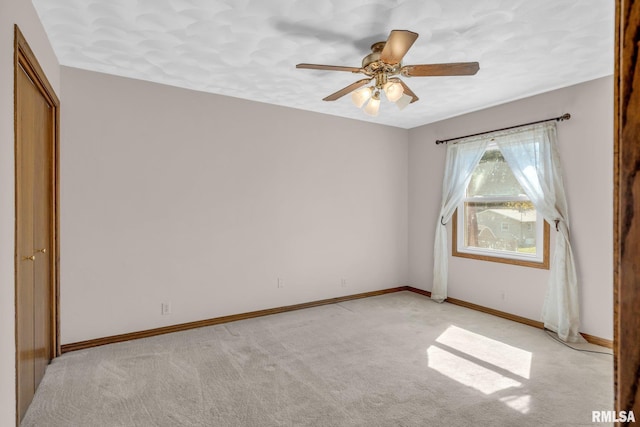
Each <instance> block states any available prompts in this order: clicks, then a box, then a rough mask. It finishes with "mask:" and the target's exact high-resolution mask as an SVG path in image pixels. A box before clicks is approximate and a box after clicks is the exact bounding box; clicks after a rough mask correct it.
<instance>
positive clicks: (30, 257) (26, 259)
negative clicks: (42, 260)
mask: <svg viewBox="0 0 640 427" xmlns="http://www.w3.org/2000/svg"><path fill="white" fill-rule="evenodd" d="M22 259H23V260H25V261H34V260H35V259H36V256H35V255H31V256H25V257H22Z"/></svg>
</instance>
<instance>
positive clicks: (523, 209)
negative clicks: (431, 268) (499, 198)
mask: <svg viewBox="0 0 640 427" xmlns="http://www.w3.org/2000/svg"><path fill="white" fill-rule="evenodd" d="M464 219H465V221H464V227H465V230H464V244H465V246H466V247H474V248H480V249H492V250H498V251H505V252H512V253H517V254H531V255H532V256H535V255H536V226H535V224H536V210H535V208H534V207H533V203H531V202H528V201H527V202H493V203H478V202H466V203H465V204H464Z"/></svg>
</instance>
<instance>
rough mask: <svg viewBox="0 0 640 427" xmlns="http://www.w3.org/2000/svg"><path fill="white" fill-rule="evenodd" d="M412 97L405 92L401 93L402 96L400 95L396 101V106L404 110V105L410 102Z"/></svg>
mask: <svg viewBox="0 0 640 427" xmlns="http://www.w3.org/2000/svg"><path fill="white" fill-rule="evenodd" d="M412 99H413V98H412V97H410V96H409V95H407V94H406V93H403V94H402V96H401V97H400V99H398V100H397V101H396V105H397V106H398V108H399V109H400V110H404V107H406V106H407V105H409V104H411V100H412Z"/></svg>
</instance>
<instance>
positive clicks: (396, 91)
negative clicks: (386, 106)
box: [384, 82, 404, 102]
mask: <svg viewBox="0 0 640 427" xmlns="http://www.w3.org/2000/svg"><path fill="white" fill-rule="evenodd" d="M384 93H385V94H386V95H387V99H388V100H389V101H391V102H396V101H397V100H398V99H400V97H401V96H402V95H403V94H404V89H403V87H402V85H401V84H400V83H398V82H387V83H385V85H384Z"/></svg>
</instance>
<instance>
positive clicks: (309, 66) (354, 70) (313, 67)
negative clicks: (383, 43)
mask: <svg viewBox="0 0 640 427" xmlns="http://www.w3.org/2000/svg"><path fill="white" fill-rule="evenodd" d="M296 68H307V69H309V70H327V71H351V72H352V73H359V72H360V71H362V68H358V67H342V66H340V65H318V64H298V65H296Z"/></svg>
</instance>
